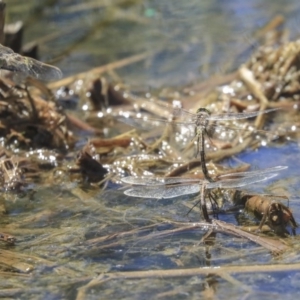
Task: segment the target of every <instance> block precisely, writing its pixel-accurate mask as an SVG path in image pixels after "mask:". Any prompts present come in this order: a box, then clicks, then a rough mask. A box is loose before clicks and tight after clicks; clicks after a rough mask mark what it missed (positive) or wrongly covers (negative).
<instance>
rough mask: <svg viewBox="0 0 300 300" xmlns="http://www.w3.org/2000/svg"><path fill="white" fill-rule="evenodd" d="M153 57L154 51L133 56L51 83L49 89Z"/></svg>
mask: <svg viewBox="0 0 300 300" xmlns="http://www.w3.org/2000/svg"><path fill="white" fill-rule="evenodd" d="M152 55H154V52H153V51H146V52H144V53H141V54H137V55H132V56H129V57H126V58H123V59H120V60H118V61H115V62H112V63H109V64H107V65H104V66H100V67H97V68H94V69H91V70H89V71H86V72H82V73H78V74H76V75H75V76H70V77H66V78H63V79H61V80H59V81H56V82H53V83H50V84H49V85H48V87H49V88H50V89H57V88H59V87H61V86H66V85H68V84H70V83H72V82H74V81H76V80H78V79H82V78H85V77H86V76H88V75H89V74H91V73H94V74H97V75H99V74H101V73H104V72H108V71H110V70H112V69H120V68H123V67H125V66H128V65H130V64H133V63H136V62H139V61H141V60H144V59H146V58H148V57H150V56H152Z"/></svg>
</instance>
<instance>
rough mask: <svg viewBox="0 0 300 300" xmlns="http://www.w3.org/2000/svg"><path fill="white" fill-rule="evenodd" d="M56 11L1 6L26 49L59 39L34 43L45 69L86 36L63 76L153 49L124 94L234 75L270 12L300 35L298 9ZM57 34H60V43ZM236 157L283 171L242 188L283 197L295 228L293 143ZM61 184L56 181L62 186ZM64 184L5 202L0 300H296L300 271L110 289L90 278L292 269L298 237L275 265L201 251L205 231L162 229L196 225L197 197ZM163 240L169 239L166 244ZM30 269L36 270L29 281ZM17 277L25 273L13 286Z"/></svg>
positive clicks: (252, 254)
mask: <svg viewBox="0 0 300 300" xmlns="http://www.w3.org/2000/svg"><path fill="white" fill-rule="evenodd" d="M54 2H55V3H56V4H54V5H53V6H48V7H46V4H45V3H43V1H28V3H30V4H31V6H30V5H26V6H24V5H22V4H20V2H19V1H11V2H10V3H9V7H8V15H9V20H10V21H13V20H16V19H18V18H20V17H22V19H23V20H25V24H27V28H26V31H25V32H26V36H25V39H26V41H30V40H31V39H34V38H39V37H41V36H47V34H51V33H55V32H59V33H61V34H59V35H58V36H57V37H56V38H54V39H52V40H50V38H49V39H48V41H46V42H44V43H42V45H41V49H40V50H41V58H42V59H43V60H50V59H51V58H53V57H56V56H57V55H59V54H61V52H62V51H64V50H66V49H67V48H68V47H69V46H70V45H72V44H73V43H76V41H78V40H79V39H81V38H83V37H84V36H87V38H86V40H84V41H82V42H81V43H79V44H78V45H76V47H74V49H72V51H70V53H69V54H68V55H67V56H65V57H63V58H62V59H61V60H59V61H58V62H57V65H58V66H59V67H60V68H61V69H62V71H63V72H64V74H65V75H66V76H67V75H70V74H74V73H76V72H80V71H84V70H88V69H90V68H91V67H94V66H96V65H97V66H98V65H101V64H106V63H108V62H112V61H115V60H116V59H120V58H123V57H126V56H129V55H131V54H134V53H141V52H143V51H146V50H148V49H154V50H156V51H157V54H156V55H155V56H154V57H153V58H152V59H149V60H148V61H146V63H145V62H143V63H138V64H136V65H131V66H130V67H127V68H124V69H122V70H120V71H119V73H118V74H116V76H117V77H118V76H120V77H121V78H122V79H123V80H124V81H125V82H127V83H129V84H130V85H131V86H133V87H138V88H140V89H144V90H148V89H151V88H156V87H160V86H176V85H178V84H180V85H183V84H186V83H191V82H193V81H195V80H196V79H199V78H206V77H209V76H211V75H213V74H214V73H217V72H220V71H221V72H224V73H226V72H228V71H229V70H231V69H234V67H236V66H238V65H239V64H240V63H241V62H242V61H244V60H245V58H247V57H248V55H249V53H250V52H251V50H253V48H255V47H256V46H257V41H255V40H253V38H252V37H251V33H254V32H255V31H256V30H257V28H258V27H260V26H263V25H264V24H266V23H267V22H268V21H269V20H270V19H271V18H272V17H274V16H275V15H276V14H278V13H280V14H283V15H284V16H285V17H286V18H288V20H287V22H286V27H287V28H289V29H290V30H291V35H292V36H293V37H297V36H298V35H299V24H300V20H299V17H298V12H299V9H300V5H299V3H298V1H289V2H288V3H286V1H276V2H275V1H258V0H256V1H248V2H246V1H230V3H229V2H225V1H201V2H200V1H186V2H184V1H138V0H137V1H128V2H125V1H124V2H123V4H122V5H120V2H117V1H116V2H114V1H111V3H115V5H112V4H110V6H109V5H107V3H106V2H104V1H103V2H102V1H99V2H97V4H98V5H99V6H97V8H94V9H91V10H86V11H83V12H82V11H76V6H74V5H75V4H80V2H79V1H54ZM87 2H88V1H87ZM91 2H92V1H91ZM88 3H89V2H88ZM225 3H226V4H225ZM37 5H39V6H40V7H41V8H42V9H41V11H39V14H38V15H37V16H36V18H32V16H33V14H32V13H33V7H36V6H37ZM81 10H82V8H81ZM96 24H97V26H96ZM46 25H47V26H46ZM94 26H96V27H94ZM65 30H66V32H67V34H63V32H64V31H65ZM88 34H90V35H88ZM66 36H67V38H66ZM161 48H163V51H160V49H161ZM49 49H51V51H50V53H51V54H52V55H53V56H52V57H50V56H49V54H48V53H49ZM241 49H242V50H243V51H241ZM236 57H237V59H236ZM238 158H239V159H241V160H242V161H243V162H249V163H251V164H252V165H253V167H254V168H256V167H257V168H265V167H271V166H274V165H287V166H289V169H288V171H286V172H283V173H282V174H281V177H280V179H279V180H276V181H273V182H270V184H268V185H267V186H266V185H262V186H258V185H257V186H254V187H251V189H250V188H249V189H250V190H251V191H252V192H255V191H262V192H264V193H274V194H278V193H279V194H280V193H282V194H284V195H288V196H289V198H290V207H291V209H292V210H293V214H294V216H295V218H296V220H299V219H300V207H299V204H298V202H299V201H298V194H299V186H300V185H299V176H298V174H299V172H298V170H299V167H300V165H299V161H300V159H299V145H298V141H295V142H293V143H290V144H288V145H284V146H274V147H268V148H260V149H258V150H256V151H255V152H253V151H250V150H249V151H247V152H245V153H242V154H241V155H239V156H238ZM225 163H226V164H227V163H228V161H225V162H224V164H225ZM60 181H61V182H64V178H61V180H60ZM61 182H58V183H57V185H55V186H49V187H34V188H33V189H34V191H33V192H29V193H27V194H25V195H22V196H21V195H9V194H3V195H2V196H1V202H2V203H4V204H5V207H6V210H7V214H6V215H4V216H3V217H2V218H1V221H0V222H1V225H2V227H3V231H4V232H7V233H12V234H14V235H16V237H17V239H18V242H17V243H16V245H15V246H11V247H10V246H5V245H3V247H1V249H2V250H0V255H1V251H2V257H5V254H6V255H8V254H7V253H6V252H4V251H5V250H8V251H10V252H9V254H10V255H12V256H14V255H15V259H16V262H18V264H17V263H16V264H15V266H14V269H13V270H14V271H15V272H16V273H13V272H12V273H11V274H10V275H5V271H6V270H7V269H6V268H8V267H6V265H5V260H3V262H2V263H1V264H0V266H1V271H3V272H2V273H1V276H3V278H4V279H5V280H2V281H1V283H0V296H3V297H5V296H6V297H7V298H16V297H19V298H20V299H75V298H76V297H77V299H149V298H150V299H194V298H195V299H196V298H197V299H199V298H200V299H201V298H203V299H210V298H216V299H229V298H231V299H241V298H243V299H257V298H260V299H269V298H272V299H274V298H282V297H285V298H286V299H290V298H292V297H293V298H294V297H295V296H296V295H298V293H299V288H298V287H297V286H298V284H297V282H298V281H299V280H298V279H299V276H300V272H299V271H288V270H284V271H280V272H279V271H278V272H263V270H260V271H256V272H250V273H243V272H241V270H239V271H236V272H226V270H225V271H224V273H222V274H218V275H217V274H210V273H207V274H197V275H182V276H177V275H176V277H175V275H174V277H173V276H172V275H169V276H166V275H164V274H160V275H157V276H153V277H152V276H150V275H148V276H146V277H144V278H143V277H142V275H140V276H137V277H138V278H132V279H131V278H126V276H125V275H124V277H122V278H119V279H114V278H109V279H107V280H105V279H106V278H105V276H104V278H102V281H101V278H98V281H94V282H93V279H94V278H95V277H96V276H97V275H99V274H101V273H102V272H111V273H119V272H124V271H126V272H129V271H146V270H168V269H171V270H180V269H182V270H187V269H192V268H194V269H197V268H199V267H208V266H215V267H218V266H223V267H224V266H243V265H245V268H247V266H255V265H258V266H259V265H260V264H267V265H269V264H285V263H293V264H295V263H299V262H300V257H299V251H298V249H299V243H298V236H296V237H294V238H290V240H289V241H288V242H290V243H291V244H294V247H293V248H292V249H291V250H289V251H287V252H286V253H284V254H283V255H280V256H274V255H272V254H271V253H270V252H269V251H268V250H265V249H263V248H262V247H259V246H257V245H256V244H254V243H252V242H249V241H247V240H245V239H242V238H235V237H232V236H228V235H225V234H219V233H218V234H216V235H215V236H214V237H212V238H211V241H210V242H207V243H200V242H199V241H200V240H201V238H202V237H203V236H204V234H205V233H206V232H207V230H202V229H199V228H195V229H191V228H190V229H189V230H186V231H178V232H177V231H174V232H171V231H167V230H171V229H174V230H175V229H176V228H177V226H178V222H184V223H187V224H190V223H189V222H190V221H193V222H196V221H198V220H199V210H197V208H196V209H194V210H193V211H192V212H191V213H190V214H189V215H187V213H188V211H189V209H190V208H191V206H192V205H193V204H194V203H195V201H196V199H194V198H193V197H189V196H185V197H182V198H180V199H171V200H165V201H161V200H159V201H158V200H153V199H146V200H145V199H136V198H131V197H128V196H124V195H123V191H122V190H118V189H117V188H118V186H115V185H114V186H112V185H111V186H109V188H108V189H106V190H104V191H101V190H100V189H87V190H83V189H81V188H80V187H79V186H77V185H76V183H68V184H61ZM242 217H243V215H242V214H238V213H235V214H226V215H220V219H221V220H224V221H227V222H230V223H234V224H237V223H239V222H240V221H241V220H240V219H241V218H242ZM120 232H124V234H123V235H121V236H117V237H115V238H114V236H113V235H114V234H118V233H120ZM126 232H129V233H130V234H129V233H127V234H126ZM164 232H167V234H166V235H163V234H164ZM298 233H299V229H298V230H297V234H298ZM100 237H106V239H105V240H101V239H100ZM97 238H99V239H97ZM21 255H23V256H21ZM28 268H29V269H30V270H31V269H33V271H32V272H29V273H30V274H29V275H27V270H28ZM8 269H9V270H10V268H8ZM18 272H20V273H23V274H24V275H23V276H18V275H17V274H18ZM87 284H89V285H88V286H86V287H85V289H84V288H83V287H84V286H85V285H87ZM80 297H81V298H80Z"/></svg>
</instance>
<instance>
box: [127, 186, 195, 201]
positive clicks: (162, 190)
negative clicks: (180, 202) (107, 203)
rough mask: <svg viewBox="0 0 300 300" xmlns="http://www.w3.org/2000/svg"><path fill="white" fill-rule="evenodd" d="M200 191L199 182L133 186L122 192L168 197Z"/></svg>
mask: <svg viewBox="0 0 300 300" xmlns="http://www.w3.org/2000/svg"><path fill="white" fill-rule="evenodd" d="M199 191H200V185H199V184H189V185H176V186H172V187H167V186H161V187H149V186H143V187H133V188H130V189H128V190H126V191H125V192H124V194H125V195H128V196H132V197H139V198H155V199H169V198H175V197H179V196H183V195H189V194H195V193H198V192H199Z"/></svg>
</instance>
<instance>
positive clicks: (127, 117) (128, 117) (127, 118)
mask: <svg viewBox="0 0 300 300" xmlns="http://www.w3.org/2000/svg"><path fill="white" fill-rule="evenodd" d="M116 119H117V120H119V121H121V122H123V123H126V124H128V125H130V126H133V127H145V128H146V129H148V127H147V126H149V124H150V125H151V126H161V125H163V124H173V125H175V126H177V125H178V126H192V127H193V128H195V121H194V120H190V121H189V120H185V121H182V122H180V121H172V120H167V119H163V118H158V117H154V118H151V117H149V116H147V115H145V116H141V117H137V116H136V114H134V115H132V114H129V113H124V114H123V115H119V116H116Z"/></svg>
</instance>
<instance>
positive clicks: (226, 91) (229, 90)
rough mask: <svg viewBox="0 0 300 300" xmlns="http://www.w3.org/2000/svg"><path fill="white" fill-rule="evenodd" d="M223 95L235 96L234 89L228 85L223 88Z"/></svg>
mask: <svg viewBox="0 0 300 300" xmlns="http://www.w3.org/2000/svg"><path fill="white" fill-rule="evenodd" d="M222 93H223V94H234V89H233V88H232V87H230V86H228V85H225V86H223V88H222Z"/></svg>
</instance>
